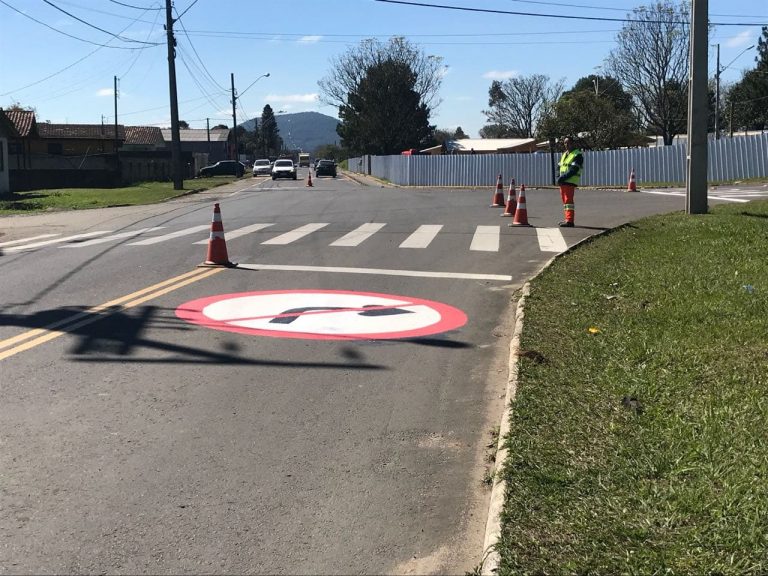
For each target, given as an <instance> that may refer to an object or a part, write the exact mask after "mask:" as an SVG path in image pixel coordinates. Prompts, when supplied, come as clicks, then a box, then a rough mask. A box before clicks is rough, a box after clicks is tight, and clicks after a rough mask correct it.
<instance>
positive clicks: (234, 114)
mask: <svg viewBox="0 0 768 576" xmlns="http://www.w3.org/2000/svg"><path fill="white" fill-rule="evenodd" d="M229 77H230V80H231V81H232V127H233V129H234V133H235V160H238V159H239V158H238V149H237V112H236V111H235V108H236V106H237V99H238V98H240V97H241V96H242V95H243V94H245V93H246V92H247V91H248V88H250V87H251V86H253V85H254V84H256V82H258V81H259V80H261V79H262V78H267V77H269V72H267V73H266V74H262V75H261V76H259V77H258V78H256V80H254V81H253V82H251V83H250V84H249V85H248V88H246V89H245V90H243V91H242V93H240V94H236V93H235V74H234V72H232V73H230V75H229Z"/></svg>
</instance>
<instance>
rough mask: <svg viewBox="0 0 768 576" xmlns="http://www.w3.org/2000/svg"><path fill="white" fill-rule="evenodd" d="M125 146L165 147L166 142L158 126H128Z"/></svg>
mask: <svg viewBox="0 0 768 576" xmlns="http://www.w3.org/2000/svg"><path fill="white" fill-rule="evenodd" d="M125 144H138V145H144V146H147V145H151V146H165V140H164V139H163V132H162V130H160V128H158V127H157V126H126V127H125Z"/></svg>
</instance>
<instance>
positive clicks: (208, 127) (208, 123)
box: [205, 118, 211, 156]
mask: <svg viewBox="0 0 768 576" xmlns="http://www.w3.org/2000/svg"><path fill="white" fill-rule="evenodd" d="M205 130H206V134H207V135H208V156H210V155H211V119H210V118H206V119H205Z"/></svg>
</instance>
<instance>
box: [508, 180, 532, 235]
mask: <svg viewBox="0 0 768 576" xmlns="http://www.w3.org/2000/svg"><path fill="white" fill-rule="evenodd" d="M510 226H530V224H528V209H527V208H526V207H525V184H520V194H518V195H517V209H516V210H515V220H514V221H513V222H512V224H510Z"/></svg>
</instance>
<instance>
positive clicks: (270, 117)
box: [259, 104, 283, 157]
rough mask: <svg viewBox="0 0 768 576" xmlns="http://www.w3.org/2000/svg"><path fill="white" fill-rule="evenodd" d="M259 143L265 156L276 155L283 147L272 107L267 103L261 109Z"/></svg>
mask: <svg viewBox="0 0 768 576" xmlns="http://www.w3.org/2000/svg"><path fill="white" fill-rule="evenodd" d="M259 144H260V145H261V147H262V152H263V155H264V156H265V157H269V156H276V155H277V154H278V153H279V152H280V150H281V149H282V147H283V142H282V139H281V138H280V130H279V129H278V128H277V120H276V119H275V113H274V111H273V110H272V107H271V106H270V105H269V104H267V105H266V106H264V108H263V110H262V111H261V121H260V122H259Z"/></svg>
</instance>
